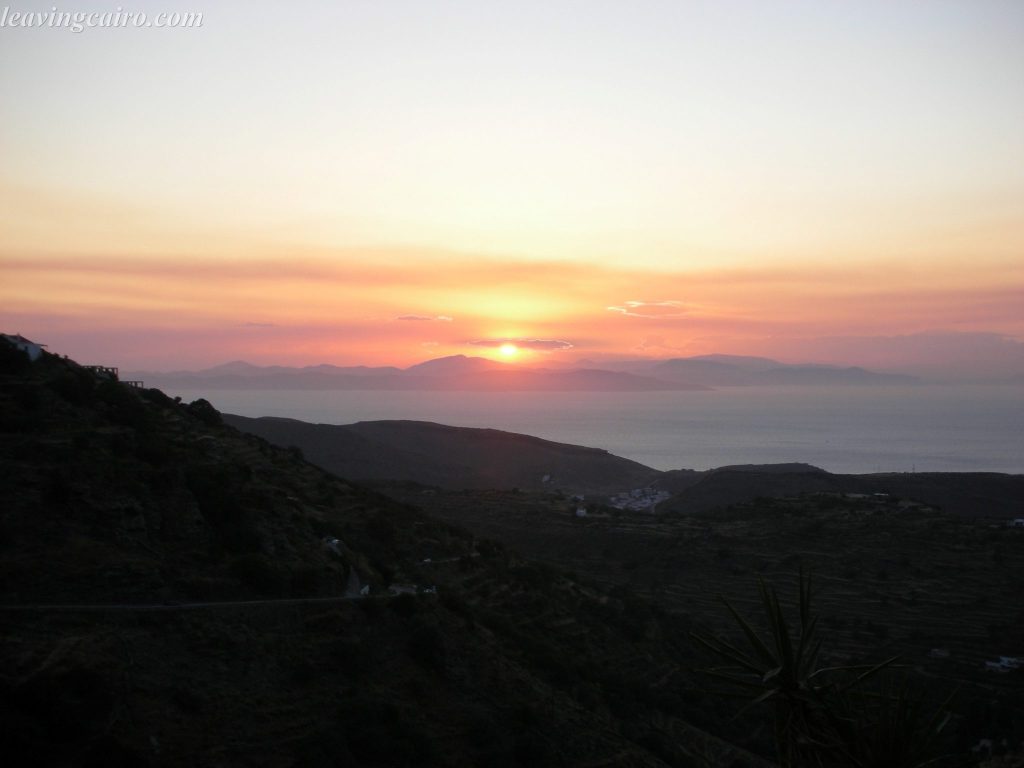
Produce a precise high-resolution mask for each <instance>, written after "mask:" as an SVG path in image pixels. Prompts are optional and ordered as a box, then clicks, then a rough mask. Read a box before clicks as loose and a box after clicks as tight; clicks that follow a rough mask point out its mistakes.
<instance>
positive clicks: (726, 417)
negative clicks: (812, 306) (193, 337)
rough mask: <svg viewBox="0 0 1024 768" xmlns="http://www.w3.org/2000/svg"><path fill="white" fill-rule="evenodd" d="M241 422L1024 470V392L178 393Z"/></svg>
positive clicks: (739, 457) (673, 455)
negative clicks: (488, 432) (389, 424)
mask: <svg viewBox="0 0 1024 768" xmlns="http://www.w3.org/2000/svg"><path fill="white" fill-rule="evenodd" d="M168 391H169V392H170V393H171V394H176V395H181V396H182V397H183V398H184V399H186V400H191V399H194V398H196V397H206V398H207V399H209V400H210V401H211V402H212V403H213V404H214V405H215V406H216V407H217V408H218V409H219V410H221V411H226V412H229V413H237V414H241V415H243V416H286V417H290V418H294V419H301V420H303V421H311V422H317V423H326V424H349V423H352V422H355V421H368V420H376V419H418V420H423V421H435V422H440V423H442V424H452V425H456V426H464V427H493V428H495V429H504V430H508V431H511V432H522V433H524V434H528V435H536V436H537V437H542V438H545V439H548V440H556V441H559V442H564V443H574V444H577V445H586V446H591V447H595V448H604V449H606V450H608V451H610V452H611V453H614V454H616V455H618V456H624V457H626V458H630V459H634V460H635V461H639V462H641V463H643V464H646V465H648V466H651V467H656V468H657V469H679V468H683V467H685V468H690V469H708V468H710V467H717V466H722V465H726V464H760V463H775V462H788V461H804V462H808V463H811V464H815V465H817V466H819V467H822V468H824V469H827V470H830V471H832V472H877V471H884V472H889V471H892V472H910V471H914V470H916V471H918V472H923V471H994V472H1024V388H1022V387H1019V386H1018V387H1009V386H1007V387H995V386H984V387H983V386H973V387H960V386H939V385H933V386H916V387H883V388H878V387H863V388H815V389H810V388H802V387H780V388H771V389H765V388H758V389H752V388H734V389H721V390H715V391H711V392H643V393H623V392H546V393H537V392H501V393H494V392H338V391H273V392H268V391H240V390H214V391H205V392H202V393H200V392H194V391H188V390H178V391H171V390H168Z"/></svg>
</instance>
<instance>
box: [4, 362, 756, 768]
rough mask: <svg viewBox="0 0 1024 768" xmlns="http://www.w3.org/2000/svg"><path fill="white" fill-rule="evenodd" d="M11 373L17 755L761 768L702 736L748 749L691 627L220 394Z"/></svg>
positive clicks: (11, 646)
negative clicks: (709, 690) (239, 422)
mask: <svg viewBox="0 0 1024 768" xmlns="http://www.w3.org/2000/svg"><path fill="white" fill-rule="evenodd" d="M0 365H2V369H0V478H2V482H3V489H4V490H3V493H4V504H3V506H2V508H0V713H2V715H3V718H4V721H5V723H6V728H5V729H4V730H5V736H4V740H3V741H2V743H0V762H2V763H3V764H4V765H12V766H15V765H39V766H157V765H160V766H178V765H188V766H214V765H253V764H259V765H269V766H333V765H346V766H349V765H353V766H358V765H374V766H407V765H408V766H411V765H445V766H464V765H488V766H491V765H494V766H513V765H529V766H544V765H590V766H597V765H607V766H665V765H677V766H678V765H700V764H706V763H707V762H710V763H711V764H715V765H725V764H729V765H737V766H739V765H759V764H761V763H760V762H759V761H758V760H757V759H755V758H753V757H745V756H744V753H743V752H742V751H740V750H737V749H736V748H734V747H732V746H730V745H729V744H728V743H727V742H725V741H722V740H721V739H720V738H717V737H714V736H710V735H708V734H707V733H706V732H705V731H704V730H701V729H699V728H697V727H694V725H692V724H691V723H697V724H699V725H701V726H703V727H705V728H710V729H712V730H716V731H717V732H719V733H722V734H723V735H726V736H730V735H731V736H732V737H735V738H736V739H737V740H746V741H748V742H750V734H743V733H741V732H740V729H739V728H738V727H736V726H734V725H733V726H731V725H730V724H729V718H728V716H727V715H726V714H725V711H723V710H721V709H720V708H716V707H717V706H718V705H717V704H715V703H713V702H709V701H707V700H706V699H705V698H704V697H703V696H702V694H700V693H699V692H698V691H697V690H696V688H695V687H694V685H693V683H692V681H691V678H690V677H689V673H688V672H687V671H686V670H687V667H689V666H690V664H691V663H692V652H691V646H690V644H689V643H688V642H687V641H686V633H687V629H688V627H689V625H688V623H687V622H686V621H685V620H684V619H681V618H679V617H677V616H673V615H671V614H668V613H666V612H664V611H662V610H659V609H657V608H656V607H654V606H653V605H651V604H649V603H647V602H646V601H644V600H642V599H639V598H635V597H632V596H631V595H630V594H629V592H628V591H625V590H620V591H618V592H615V593H612V594H609V593H604V592H600V591H597V590H595V588H593V587H591V586H588V582H587V581H581V580H579V579H578V578H575V577H570V576H566V575H565V574H563V573H562V572H560V571H556V570H553V569H551V568H548V567H543V566H538V565H533V564H531V563H530V562H528V561H524V560H521V559H520V558H518V557H517V556H514V555H512V554H511V553H509V552H507V551H506V550H505V549H504V548H503V547H501V546H500V545H496V544H492V543H488V542H486V541H482V540H479V539H476V538H474V537H472V536H471V535H469V534H467V533H464V532H463V531H462V530H461V529H459V528H457V527H453V526H451V525H450V524H447V523H443V522H437V521H435V520H433V519H431V518H429V517H426V516H425V515H423V514H422V513H420V512H419V511H417V510H416V509H414V508H412V507H410V506H407V505H405V504H402V503H399V502H395V501H391V500H388V499H386V498H384V497H382V496H379V495H377V494H375V493H373V492H370V491H367V490H364V489H362V488H360V487H358V486H354V485H352V484H350V483H348V482H345V481H343V480H340V479H338V478H337V477H335V476H332V475H330V474H328V473H326V472H324V471H323V470H321V469H318V468H316V467H314V466H313V465H311V464H308V463H306V462H305V461H303V460H302V458H301V456H300V455H299V453H298V452H297V451H289V450H286V449H279V448H275V447H273V446H272V445H270V444H269V443H267V442H265V441H263V440H261V439H260V438H257V437H254V436H251V435H244V434H241V433H239V432H237V431H235V430H234V429H233V428H231V427H229V426H225V425H223V424H222V423H221V419H220V415H219V414H218V413H217V412H216V411H215V410H214V409H213V408H212V407H210V406H209V404H208V403H206V402H205V401H196V402H194V403H192V404H189V405H186V404H182V403H177V402H175V401H173V400H171V399H169V398H167V397H165V396H164V395H163V394H162V393H160V392H159V391H157V390H142V389H134V388H132V387H129V386H126V385H125V384H122V383H120V382H118V381H116V380H115V379H113V378H110V377H106V376H104V375H101V374H97V373H94V372H92V371H89V370H86V369H84V368H82V367H80V366H78V365H76V364H74V363H72V362H70V361H66V360H62V359H60V358H57V357H55V356H52V355H44V357H43V358H42V359H41V360H40V361H39V362H37V363H34V364H32V365H25V364H24V361H23V360H21V359H19V358H17V357H15V358H11V359H0ZM389 586H391V587H394V590H393V591H397V592H403V591H404V592H408V594H399V595H398V596H392V595H391V593H390V592H389V590H388V587H389ZM363 587H366V588H368V594H367V595H366V596H365V597H357V595H359V594H360V592H361V588H363ZM428 587H429V588H428Z"/></svg>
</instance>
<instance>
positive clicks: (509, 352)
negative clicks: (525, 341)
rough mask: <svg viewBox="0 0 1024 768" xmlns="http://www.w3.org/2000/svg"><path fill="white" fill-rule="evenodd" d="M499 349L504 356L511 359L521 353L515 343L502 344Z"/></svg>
mask: <svg viewBox="0 0 1024 768" xmlns="http://www.w3.org/2000/svg"><path fill="white" fill-rule="evenodd" d="M498 351H499V352H500V353H501V356H502V357H505V358H508V359H510V360H511V359H512V358H514V357H515V356H516V355H518V354H519V347H517V346H516V345H515V344H502V345H501V346H500V347H498Z"/></svg>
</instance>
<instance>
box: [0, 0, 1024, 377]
mask: <svg viewBox="0 0 1024 768" xmlns="http://www.w3.org/2000/svg"><path fill="white" fill-rule="evenodd" d="M52 7H54V5H53V2H49V1H48V2H45V3H25V2H20V3H18V2H12V3H11V4H10V9H11V10H12V11H13V10H17V11H20V12H34V11H49V10H50V9H51V8H52ZM56 7H57V9H58V10H66V11H72V12H73V11H110V10H113V9H115V8H117V7H119V6H117V5H103V4H100V3H96V2H93V0H85V1H84V2H76V4H75V5H70V4H69V5H60V4H58V5H57V6H56ZM120 7H123V8H124V9H125V10H139V11H146V12H147V13H151V14H155V13H157V12H160V11H193V12H201V13H202V14H203V23H202V27H200V28H192V29H182V28H175V29H154V28H150V29H145V28H138V29H136V28H115V29H102V28H91V29H85V30H83V31H82V32H80V33H75V32H72V31H71V30H70V29H61V28H47V27H43V28H24V27H9V26H8V27H4V28H0V117H2V120H0V151H2V157H3V161H2V163H0V233H2V236H0V326H2V327H0V330H2V331H4V332H20V333H22V334H24V335H25V336H28V337H30V338H33V339H35V340H38V341H40V342H43V343H46V344H48V345H49V346H50V349H51V350H52V351H56V352H60V353H66V354H69V355H70V356H72V357H75V358H77V359H80V360H82V361H83V362H96V363H104V364H111V365H120V366H121V367H125V368H132V367H136V368H150V369H164V370H167V369H174V368H183V367H198V366H203V365H212V364H216V363H220V362H224V361H227V360H233V359H244V360H248V361H250V362H254V363H264V364H271V363H279V364H292V365H297V364H316V363H324V362H327V363H334V364H338V365H342V364H354V363H367V364H395V365H408V364H411V363H414V362H418V361H420V360H424V359H427V358H430V357H438V356H441V355H447V354H458V353H462V354H478V355H484V356H490V357H499V356H502V352H501V345H502V344H509V343H513V344H515V345H516V347H517V348H518V350H519V353H518V354H517V355H505V357H509V358H515V359H519V360H523V361H529V362H532V363H540V364H545V365H548V364H551V365H562V364H568V363H572V362H575V361H577V360H579V359H584V358H589V359H591V360H600V359H602V358H631V357H639V356H656V357H672V356H681V355H689V354H701V353H709V352H727V353H742V354H762V355H774V356H777V357H780V358H782V359H785V360H790V361H797V360H814V361H821V362H850V363H859V364H865V365H872V366H881V367H893V366H898V365H899V364H900V362H901V361H902V360H906V359H908V358H914V359H915V360H917V361H918V362H919V363H920V364H921V365H928V364H937V363H939V362H942V361H946V362H949V361H952V362H953V363H961V364H964V365H968V364H971V361H972V360H976V361H985V365H989V364H991V365H992V366H993V368H992V369H993V370H996V369H998V368H999V363H1000V360H1001V359H1003V358H1006V359H1009V358H1013V359H1017V358H1018V357H1019V358H1020V359H1022V360H1024V356H1022V355H1024V353H1022V349H1024V347H1022V343H1021V342H1022V341H1024V44H1022V41H1024V3H1021V2H1019V1H1017V0H1009V1H1007V2H988V1H986V0H970V1H969V2H968V1H966V0H962V1H959V2H945V1H943V0H933V1H932V2H893V1H892V0H888V1H886V2H867V1H866V0H858V2H829V1H827V0H817V1H815V2H772V3H769V2H762V1H757V2H753V1H752V2H706V3H698V2H684V0H678V2H643V1H639V2H638V1H636V0H631V1H630V2H628V3H627V2H624V0H619V1H618V2H603V1H601V0H587V1H583V0H545V2H532V1H530V2H523V1H522V0H517V1H516V2H510V1H506V2H485V1H484V0H480V1H479V2H447V1H441V0H437V1H435V0H430V1H416V2H413V1H411V0H407V1H406V0H376V1H371V0H338V1H336V2H306V3H295V4H289V5H284V4H280V3H261V2H244V3H242V2H238V3H229V2H211V1H210V0H195V2H194V3H191V4H182V3H179V2H173V1H172V0H168V1H167V2H137V3H131V4H129V3H128V2H125V3H122V4H121V6H120ZM506 351H507V349H506ZM1007 370H1009V368H1007Z"/></svg>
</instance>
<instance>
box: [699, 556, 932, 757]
mask: <svg viewBox="0 0 1024 768" xmlns="http://www.w3.org/2000/svg"><path fill="white" fill-rule="evenodd" d="M798 586H799V600H798V619H799V624H798V626H797V627H796V628H795V631H791V629H790V625H789V622H788V621H787V618H786V614H785V612H784V610H783V607H782V603H781V601H780V600H779V597H778V594H777V593H776V591H775V589H774V588H773V587H771V586H770V585H768V584H766V583H765V582H764V581H763V580H761V579H759V580H758V592H759V595H760V599H761V607H762V609H763V611H764V617H765V621H766V624H767V632H766V633H764V634H762V633H759V632H758V630H757V629H755V627H754V626H753V625H752V624H751V622H750V621H748V620H747V619H746V618H745V617H743V616H742V615H741V614H740V613H739V612H738V611H737V610H736V609H735V608H734V607H733V606H732V604H731V603H729V601H727V600H724V599H723V602H724V603H725V606H726V609H727V610H728V611H729V613H730V614H731V615H732V617H733V619H734V620H735V622H736V624H737V626H738V627H739V629H740V631H741V632H742V634H743V637H744V639H745V643H742V644H736V643H733V642H731V641H729V640H726V639H722V638H718V637H713V636H710V635H706V634H701V633H694V634H693V638H694V640H695V641H696V642H697V643H698V644H699V645H701V646H703V647H704V648H705V649H707V650H708V651H710V652H711V653H712V654H714V655H715V656H717V657H718V658H719V659H721V660H722V661H723V662H724V663H723V664H722V665H720V666H716V667H714V668H711V669H706V670H702V671H703V672H704V673H705V674H707V675H708V676H710V677H712V678H714V679H716V680H718V681H721V682H724V683H726V684H728V686H729V687H730V689H731V690H730V691H728V692H727V693H731V694H733V695H737V694H738V695H740V696H741V697H742V698H744V699H746V700H747V701H748V707H749V706H755V705H770V706H771V707H772V711H773V728H774V737H775V747H776V755H777V759H778V761H779V765H780V766H782V768H882V766H885V768H897V767H898V768H922V767H923V766H925V765H929V764H932V763H933V762H934V761H932V760H929V759H927V758H925V757H924V756H923V755H924V754H925V753H926V752H927V751H928V748H929V747H930V746H931V743H932V739H931V738H929V736H930V735H931V734H933V733H937V732H938V731H939V730H941V728H942V726H944V725H945V719H942V718H940V717H939V713H937V714H936V716H934V717H933V718H932V720H931V721H929V722H927V723H926V722H925V720H924V718H923V711H924V710H923V708H922V705H921V704H920V703H919V702H918V701H916V700H915V699H913V698H912V697H910V695H909V692H908V691H907V689H906V688H905V687H902V688H900V689H898V690H892V689H882V690H880V691H876V692H869V691H868V690H867V683H868V682H869V681H872V680H873V679H874V678H876V676H877V675H878V674H879V673H880V672H882V671H883V670H886V669H889V668H891V667H892V666H893V664H894V663H895V661H896V658H895V657H893V658H890V659H886V660H885V661H882V662H881V663H879V664H874V665H868V666H844V667H821V666H819V664H818V659H819V655H820V652H821V646H822V639H821V637H820V636H819V633H818V618H817V616H816V615H815V614H814V612H813V611H812V607H811V598H812V591H811V578H810V577H809V576H807V577H805V576H804V574H803V573H802V572H801V573H800V577H799V585H798ZM940 712H941V709H940ZM947 719H948V718H947Z"/></svg>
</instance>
